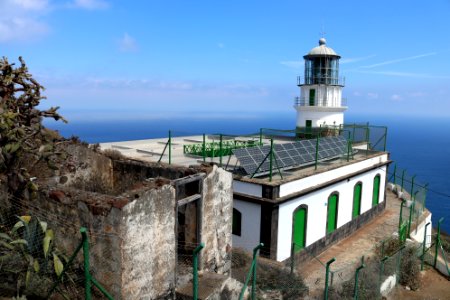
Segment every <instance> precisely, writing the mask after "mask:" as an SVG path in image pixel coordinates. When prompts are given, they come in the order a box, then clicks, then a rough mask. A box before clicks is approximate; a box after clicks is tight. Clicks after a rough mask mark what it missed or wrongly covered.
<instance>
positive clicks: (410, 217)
mask: <svg viewBox="0 0 450 300" xmlns="http://www.w3.org/2000/svg"><path fill="white" fill-rule="evenodd" d="M414 206H415V202H414V201H412V202H411V206H410V207H409V220H408V237H410V233H411V223H412V215H413V214H414ZM416 226H417V224H416Z"/></svg>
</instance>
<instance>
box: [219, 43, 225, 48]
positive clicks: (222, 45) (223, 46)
mask: <svg viewBox="0 0 450 300" xmlns="http://www.w3.org/2000/svg"><path fill="white" fill-rule="evenodd" d="M217 47H219V48H225V44H224V43H217Z"/></svg>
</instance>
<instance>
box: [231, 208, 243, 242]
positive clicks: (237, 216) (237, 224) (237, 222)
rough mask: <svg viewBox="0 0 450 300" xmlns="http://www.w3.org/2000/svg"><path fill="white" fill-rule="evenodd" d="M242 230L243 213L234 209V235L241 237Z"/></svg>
mask: <svg viewBox="0 0 450 300" xmlns="http://www.w3.org/2000/svg"><path fill="white" fill-rule="evenodd" d="M241 230H242V213H241V212H240V211H238V210H237V209H236V208H233V229H232V233H233V234H234V235H238V236H241Z"/></svg>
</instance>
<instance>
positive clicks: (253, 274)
mask: <svg viewBox="0 0 450 300" xmlns="http://www.w3.org/2000/svg"><path fill="white" fill-rule="evenodd" d="M262 247H264V244H263V243H260V244H259V245H258V246H256V247H255V248H254V249H253V260H252V265H251V267H250V270H249V271H248V273H247V278H246V279H245V282H244V286H243V287H242V290H241V293H240V294H239V300H242V299H244V293H245V290H246V289H247V286H248V282H249V280H250V277H253V280H252V292H251V299H252V300H255V299H256V265H257V259H256V258H257V255H258V253H259V250H260V249H261V248H262Z"/></svg>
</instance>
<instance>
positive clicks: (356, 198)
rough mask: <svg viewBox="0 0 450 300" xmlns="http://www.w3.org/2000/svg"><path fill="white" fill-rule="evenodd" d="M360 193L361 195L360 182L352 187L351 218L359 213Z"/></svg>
mask: <svg viewBox="0 0 450 300" xmlns="http://www.w3.org/2000/svg"><path fill="white" fill-rule="evenodd" d="M361 195H362V182H358V183H357V184H355V187H354V188H353V211H352V219H355V218H356V217H358V216H359V215H360V214H361Z"/></svg>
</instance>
